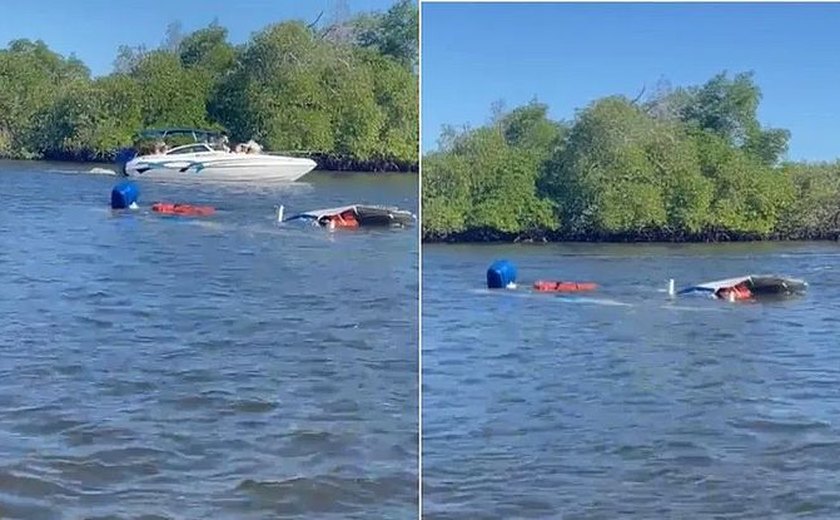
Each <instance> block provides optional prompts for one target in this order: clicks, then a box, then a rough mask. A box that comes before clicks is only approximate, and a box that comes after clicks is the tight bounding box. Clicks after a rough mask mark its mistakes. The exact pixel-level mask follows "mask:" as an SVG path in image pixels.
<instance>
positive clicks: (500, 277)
mask: <svg viewBox="0 0 840 520" xmlns="http://www.w3.org/2000/svg"><path fill="white" fill-rule="evenodd" d="M513 287H516V266H515V265H513V264H512V263H510V262H508V261H507V260H497V261H495V262H493V264H492V265H491V266H490V267H489V268H488V269H487V288H488V289H508V288H513Z"/></svg>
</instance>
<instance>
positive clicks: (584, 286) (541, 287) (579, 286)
mask: <svg viewBox="0 0 840 520" xmlns="http://www.w3.org/2000/svg"><path fill="white" fill-rule="evenodd" d="M597 288H598V284H594V283H591V282H557V281H553V280H537V281H536V282H534V289H535V290H537V291H539V292H582V291H594V290H595V289H597Z"/></svg>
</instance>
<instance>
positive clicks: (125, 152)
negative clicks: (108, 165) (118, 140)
mask: <svg viewBox="0 0 840 520" xmlns="http://www.w3.org/2000/svg"><path fill="white" fill-rule="evenodd" d="M137 155H138V154H137V150H135V149H134V148H120V149H119V151H117V156H116V159H115V162H116V163H117V172H119V174H120V175H122V176H124V177H127V176H128V173H126V171H125V165H126V164H128V162H129V161H131V160H132V159H134V158H135V157H137Z"/></svg>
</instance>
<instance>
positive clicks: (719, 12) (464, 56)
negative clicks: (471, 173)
mask: <svg viewBox="0 0 840 520" xmlns="http://www.w3.org/2000/svg"><path fill="white" fill-rule="evenodd" d="M421 23H422V47H421V50H422V69H421V74H422V79H421V82H422V137H421V138H422V148H423V150H424V152H425V151H430V150H434V149H436V148H437V143H438V138H439V137H440V131H441V127H442V125H444V124H451V125H454V126H456V127H460V126H462V125H464V124H468V125H470V126H472V127H477V126H480V125H483V124H485V123H487V122H488V120H489V118H490V114H491V106H492V104H493V103H494V102H495V101H499V100H501V101H503V102H504V105H505V107H507V108H508V109H511V108H514V107H516V106H519V105H522V104H525V103H527V102H528V101H530V100H531V99H533V98H537V99H538V100H539V101H541V102H543V103H546V104H547V105H548V106H549V107H550V112H549V115H550V117H552V118H553V119H567V120H568V119H571V118H573V117H574V115H575V111H576V110H578V109H582V108H584V107H586V105H588V104H589V103H591V102H592V101H594V100H596V99H598V98H601V97H604V96H608V95H614V94H622V95H625V96H627V97H629V98H635V97H636V96H637V95H638V94H639V92H640V91H641V90H642V88H643V87H646V88H647V92H650V91H651V90H653V88H654V87H655V86H656V84H657V82H658V81H660V80H662V79H664V80H667V81H668V82H670V83H671V85H673V86H690V85H700V84H703V83H705V82H706V81H707V80H709V79H710V78H712V77H713V76H714V75H715V74H717V73H719V72H722V71H725V70H726V71H729V72H730V74H731V75H733V74H734V73H737V72H745V71H753V72H754V74H755V76H754V80H755V81H756V83H757V84H758V86H759V87H760V88H761V91H762V94H763V98H762V101H761V105H760V107H759V112H758V114H759V119H760V120H761V122H762V124H763V125H767V126H772V127H781V128H787V129H788V130H790V131H791V134H792V136H791V140H790V149H789V152H788V155H787V158H788V159H791V160H813V161H819V160H834V159H836V158H840V4H814V3H811V4H780V3H773V4H734V5H733V4H720V3H716V4H713V3H709V4H696V3H692V4H681V5H677V4H662V3H648V4H533V3H532V4H514V3H505V4H476V3H472V4H439V3H434V4H432V3H426V4H423V7H422V22H421ZM730 77H731V76H730Z"/></svg>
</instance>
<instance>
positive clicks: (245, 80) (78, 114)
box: [0, 0, 419, 170]
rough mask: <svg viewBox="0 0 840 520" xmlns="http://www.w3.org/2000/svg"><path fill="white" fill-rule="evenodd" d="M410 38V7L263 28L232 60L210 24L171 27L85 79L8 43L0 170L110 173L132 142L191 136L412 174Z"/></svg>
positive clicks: (414, 82) (72, 61)
mask: <svg viewBox="0 0 840 520" xmlns="http://www.w3.org/2000/svg"><path fill="white" fill-rule="evenodd" d="M417 26H418V13H417V6H416V5H415V4H414V2H412V1H411V0H402V1H400V2H398V3H396V4H395V5H394V6H393V7H392V8H391V9H389V10H388V11H387V12H383V13H370V14H364V15H360V16H357V17H356V18H354V19H352V20H348V21H345V22H342V23H333V24H330V25H328V26H325V27H317V26H316V25H314V24H307V23H305V22H299V21H287V22H282V23H278V24H275V25H270V26H268V27H266V28H265V29H263V30H262V31H260V32H259V33H256V34H255V35H254V36H253V37H252V38H251V39H250V41H248V42H247V43H245V44H243V45H239V46H234V45H232V44H231V43H229V42H228V40H227V30H226V29H225V28H223V27H220V26H219V25H218V24H216V23H213V24H211V25H210V26H208V27H206V28H204V29H200V30H198V31H195V32H193V33H191V34H186V35H183V34H181V32H180V29H179V25H178V24H173V25H170V27H169V29H168V31H167V38H166V41H165V42H164V43H163V44H162V45H161V46H160V48H157V49H152V50H148V49H146V48H144V47H139V48H131V47H126V46H123V47H120V49H119V52H118V56H117V59H116V60H115V65H114V72H113V73H111V74H109V75H107V76H104V77H97V78H92V77H91V74H90V71H89V70H88V68H87V67H86V66H85V65H84V64H83V63H82V62H81V61H80V60H78V59H76V58H75V57H73V56H70V57H63V56H61V55H59V54H56V53H55V52H52V51H51V50H50V49H49V48H48V47H47V45H46V44H45V43H44V42H42V41H36V42H32V41H29V40H15V41H12V42H10V43H9V45H8V48H7V49H0V157H5V158H42V159H55V160H80V161H111V160H112V159H113V156H114V155H113V154H114V152H115V151H116V150H117V149H118V148H120V147H123V146H129V145H131V144H132V140H133V137H134V135H135V133H136V132H137V131H139V130H142V129H144V128H158V127H200V128H207V129H214V130H222V129H224V130H226V131H227V132H228V134H229V136H230V139H231V141H233V142H245V141H248V140H249V139H254V140H256V141H257V142H259V143H260V144H261V145H263V147H264V148H265V149H266V150H269V151H278V152H282V151H289V150H305V151H308V152H309V153H308V154H309V155H312V156H314V157H316V158H321V159H322V160H323V162H324V164H325V165H327V166H328V167H334V168H335V169H353V168H354V166H357V165H363V166H364V167H366V168H371V169H377V170H394V169H399V170H416V165H417V162H418V140H419V139H418V133H419V132H418V78H417V74H416V66H417V53H418V33H417Z"/></svg>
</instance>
